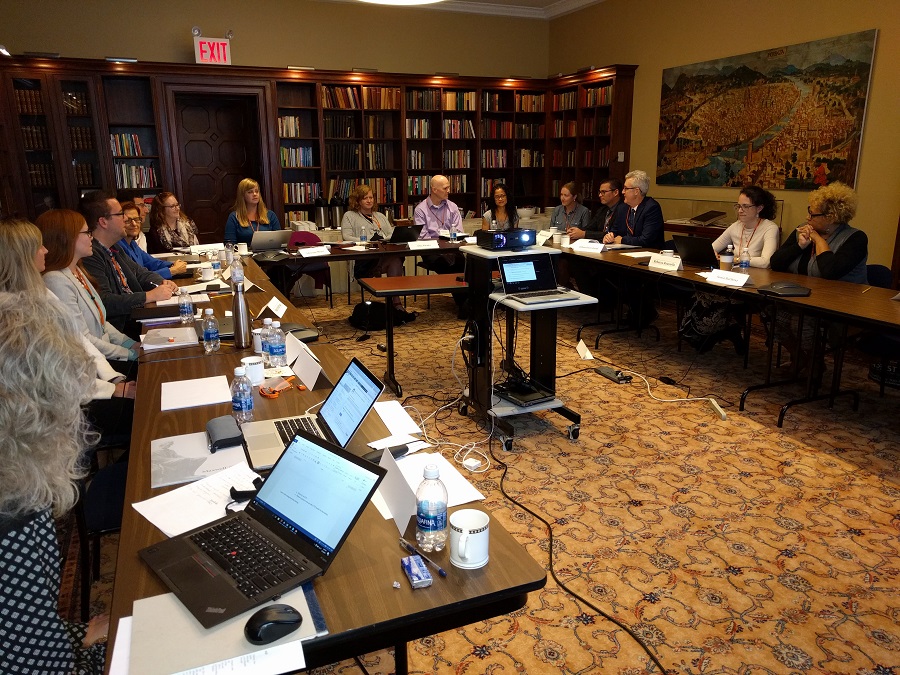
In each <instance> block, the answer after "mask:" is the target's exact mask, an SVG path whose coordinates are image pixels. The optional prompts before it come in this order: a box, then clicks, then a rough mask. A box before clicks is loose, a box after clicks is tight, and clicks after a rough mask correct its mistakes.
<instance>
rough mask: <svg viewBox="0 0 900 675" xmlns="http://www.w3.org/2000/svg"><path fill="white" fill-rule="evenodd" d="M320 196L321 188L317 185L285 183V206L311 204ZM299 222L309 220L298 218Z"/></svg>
mask: <svg viewBox="0 0 900 675" xmlns="http://www.w3.org/2000/svg"><path fill="white" fill-rule="evenodd" d="M321 194H322V186H321V185H319V184H318V183H285V184H284V203H285V204H312V203H313V202H314V201H316V199H318V198H319V197H320V196H321ZM300 220H309V219H308V218H300Z"/></svg>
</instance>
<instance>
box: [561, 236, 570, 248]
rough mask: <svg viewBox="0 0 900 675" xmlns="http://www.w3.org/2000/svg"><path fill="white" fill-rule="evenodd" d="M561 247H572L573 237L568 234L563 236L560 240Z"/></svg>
mask: <svg viewBox="0 0 900 675" xmlns="http://www.w3.org/2000/svg"><path fill="white" fill-rule="evenodd" d="M559 245H560V246H571V245H572V237H570V236H569V235H568V234H564V235H562V237H561V238H560V242H559Z"/></svg>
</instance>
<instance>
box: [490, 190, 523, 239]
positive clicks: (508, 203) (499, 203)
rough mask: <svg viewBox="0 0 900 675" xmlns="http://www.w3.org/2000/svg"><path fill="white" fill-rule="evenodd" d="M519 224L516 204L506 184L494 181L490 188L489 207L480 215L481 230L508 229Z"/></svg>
mask: <svg viewBox="0 0 900 675" xmlns="http://www.w3.org/2000/svg"><path fill="white" fill-rule="evenodd" d="M518 224H519V214H518V212H517V211H516V204H515V201H514V200H513V198H512V197H510V196H509V193H508V192H507V189H506V185H504V184H503V183H499V182H498V183H494V186H493V187H492V188H491V208H490V209H488V210H487V211H485V213H484V215H483V216H482V217H481V229H482V230H509V229H510V228H513V227H516V226H517V225H518Z"/></svg>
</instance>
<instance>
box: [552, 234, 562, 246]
mask: <svg viewBox="0 0 900 675" xmlns="http://www.w3.org/2000/svg"><path fill="white" fill-rule="evenodd" d="M553 243H554V244H556V245H557V246H559V245H560V244H561V243H562V234H560V233H559V232H554V233H553Z"/></svg>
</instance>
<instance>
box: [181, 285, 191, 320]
mask: <svg viewBox="0 0 900 675" xmlns="http://www.w3.org/2000/svg"><path fill="white" fill-rule="evenodd" d="M178 316H180V317H181V323H183V324H189V323H194V301H193V300H191V294H190V293H188V292H187V289H184V288H182V289H181V291H180V292H179V293H178Z"/></svg>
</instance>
